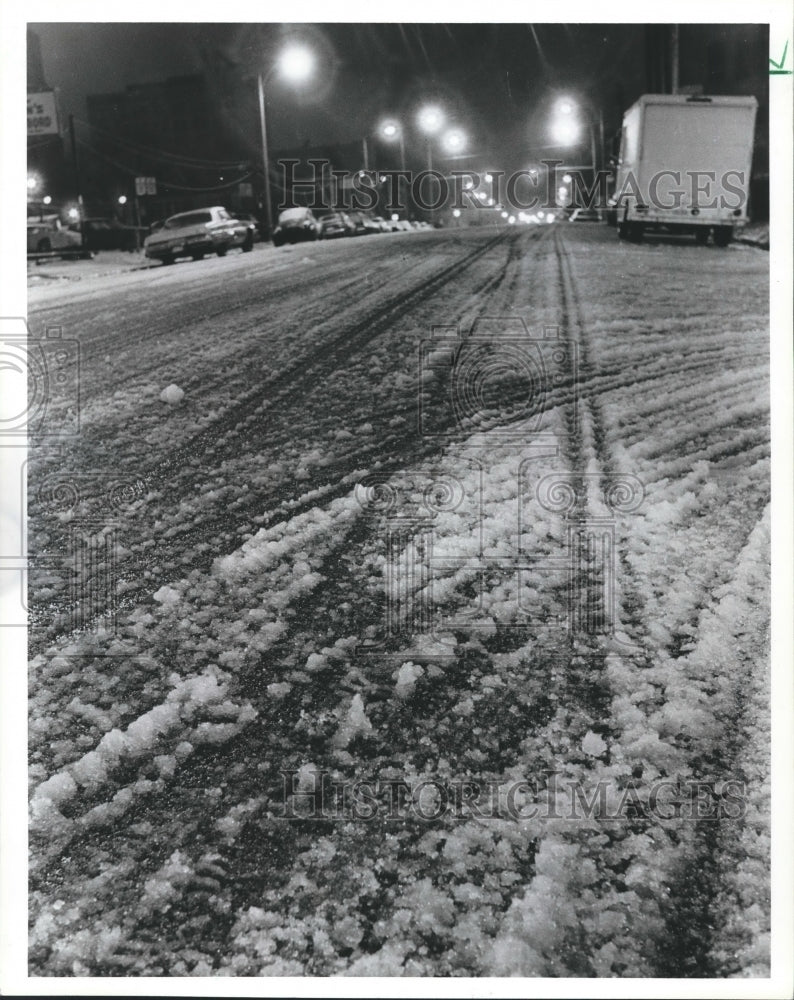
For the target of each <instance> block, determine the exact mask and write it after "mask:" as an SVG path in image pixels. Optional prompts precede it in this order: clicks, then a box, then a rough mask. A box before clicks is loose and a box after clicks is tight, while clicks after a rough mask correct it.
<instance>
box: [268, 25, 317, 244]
mask: <svg viewBox="0 0 794 1000" xmlns="http://www.w3.org/2000/svg"><path fill="white" fill-rule="evenodd" d="M313 70H314V54H313V53H312V51H311V50H310V49H307V48H306V47H305V46H303V45H298V44H293V45H289V46H288V47H287V48H286V49H284V50H283V51H282V52H281V54H280V55H279V57H278V58H277V59H276V61H275V63H274V64H273V65H272V66H271V68H270V69H269V70H268V72H267V73H266V74H265V75H263V74H262V73H259V74H258V75H257V89H258V92H259V127H260V130H261V133H262V167H263V169H264V172H265V191H264V194H265V217H266V220H267V233H268V237H269V236H270V235H271V233H272V232H273V206H272V204H271V201H270V159H269V157H268V151H267V116H266V110H267V98H266V96H265V85H266V84H267V83H269V82H270V78H271V77H272V75H273V73H275V72H276V71H278V72H279V73H280V74H281V75H282V76H283V77H284V79H285V80H287V81H289V82H290V83H302V82H303V81H304V80H306V79H307V78H308V77H309V76H311V74H312V71H313Z"/></svg>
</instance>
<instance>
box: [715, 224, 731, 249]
mask: <svg viewBox="0 0 794 1000" xmlns="http://www.w3.org/2000/svg"><path fill="white" fill-rule="evenodd" d="M732 239H733V230H732V229H731V227H730V226H717V227H716V228H715V229H714V243H715V245H716V246H718V247H726V246H727V245H728V244H729V243H730V242H731V240H732Z"/></svg>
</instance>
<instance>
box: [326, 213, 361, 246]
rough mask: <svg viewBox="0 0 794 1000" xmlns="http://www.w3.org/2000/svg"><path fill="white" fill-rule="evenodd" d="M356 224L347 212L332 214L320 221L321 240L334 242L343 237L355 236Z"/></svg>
mask: <svg viewBox="0 0 794 1000" xmlns="http://www.w3.org/2000/svg"><path fill="white" fill-rule="evenodd" d="M355 235H356V224H355V222H354V221H353V220H352V219H351V218H350V216H349V215H348V214H347V212H331V214H330V215H324V216H323V218H322V219H321V220H320V239H321V240H333V239H338V238H339V237H343V236H355Z"/></svg>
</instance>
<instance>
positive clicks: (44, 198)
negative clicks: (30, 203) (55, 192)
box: [41, 194, 52, 205]
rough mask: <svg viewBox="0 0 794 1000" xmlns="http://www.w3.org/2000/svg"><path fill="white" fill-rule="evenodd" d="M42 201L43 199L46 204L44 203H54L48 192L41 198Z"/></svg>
mask: <svg viewBox="0 0 794 1000" xmlns="http://www.w3.org/2000/svg"><path fill="white" fill-rule="evenodd" d="M41 201H42V204H44V205H51V204H52V198H51V197H50V196H49V195H48V194H45V195H44V197H43V198H42V199H41Z"/></svg>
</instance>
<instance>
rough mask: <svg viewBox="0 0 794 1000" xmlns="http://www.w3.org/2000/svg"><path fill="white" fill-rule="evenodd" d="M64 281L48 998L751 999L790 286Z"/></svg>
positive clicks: (40, 745) (506, 277)
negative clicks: (780, 289) (134, 992)
mask: <svg viewBox="0 0 794 1000" xmlns="http://www.w3.org/2000/svg"><path fill="white" fill-rule="evenodd" d="M81 266H83V267H85V268H89V267H90V265H89V264H85V265H81ZM82 273H84V274H86V276H85V277H84V278H83V279H82V280H74V281H68V280H65V279H64V280H56V281H51V282H34V284H33V285H32V286H31V290H30V314H29V322H30V328H31V332H32V333H33V335H35V336H38V337H40V336H44V334H45V331H46V330H48V329H49V330H52V328H60V329H61V331H62V333H61V337H62V338H63V339H64V340H65V341H66V342H68V343H67V347H66V349H67V351H71V352H72V353H71V354H70V355H69V357H70V358H71V359H72V360H71V361H70V362H69V364H70V365H71V368H70V372H72V374H74V372H76V370H77V369H76V366H75V361H74V359H75V358H76V356H77V353H78V352H79V402H78V400H77V395H76V393H75V392H74V391H73V388H71V387H72V385H73V382H75V381H76V379H74V378H73V379H72V381H71V382H69V383H68V385H67V388H65V389H62V390H58V391H55V390H52V392H51V394H50V396H49V397H48V410H47V414H46V420H47V425H46V430H47V431H48V433H49V436H48V437H46V438H41V440H40V441H39V442H38V443H37V444H36V447H34V448H33V449H32V452H31V462H30V470H29V480H30V491H29V517H30V550H31V554H32V558H33V566H34V568H33V571H32V572H31V583H30V600H31V622H32V629H31V669H30V684H31V694H30V710H31V711H30V743H31V757H30V764H31V768H30V774H31V789H32V792H31V794H32V799H31V810H32V821H31V822H32V826H31V844H32V863H31V910H32V921H33V923H32V932H31V934H32V936H31V953H30V960H31V971H32V973H34V974H41V975H70V974H80V975H188V974H189V975H330V974H344V975H464V976H481V975H522V976H615V975H617V976H709V975H713V976H765V975H768V961H769V956H768V932H769V879H768V860H769V855H768V837H769V786H768V780H769V774H768V751H769V744H768V646H769V635H768V616H769V607H768V586H769V581H768V570H769V566H768V563H769V494H770V485H769V426H768V420H769V403H768V324H769V320H768V311H767V310H768V306H767V303H768V257H767V255H766V254H765V253H763V252H762V251H760V250H758V249H754V248H750V247H746V246H734V247H730V248H728V249H727V250H719V249H717V248H713V247H698V246H695V245H693V244H689V243H683V242H675V241H674V240H665V239H663V238H659V239H648V240H646V242H645V243H644V244H643V245H641V246H633V245H625V244H622V243H619V242H618V241H617V239H616V237H615V234H614V231H613V230H609V229H607V228H606V227H602V226H599V225H587V224H582V225H568V224H560V225H552V226H544V227H534V228H529V227H521V228H514V227H505V228H504V229H485V228H483V229H469V230H458V231H448V232H435V231H434V232H417V233H410V234H409V233H406V234H393V235H383V236H374V237H368V238H366V239H358V240H350V241H344V242H342V243H339V242H336V243H333V244H325V243H318V244H307V245H299V246H296V247H290V248H284V249H283V250H279V251H275V250H273V249H260V248H257V251H256V252H255V253H253V254H246V255H242V254H230V255H229V256H227V257H225V258H223V259H211V260H205V261H202V262H185V263H182V264H177V265H175V266H173V267H170V268H162V269H161V268H153V269H151V270H147V271H130V272H128V273H118V274H109V273H104V274H98V275H97V276H95V277H91V276H90V275H89V274H88V272H86V271H84V272H82ZM73 341H76V342H77V343H76V344H74V343H72V342H73Z"/></svg>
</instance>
